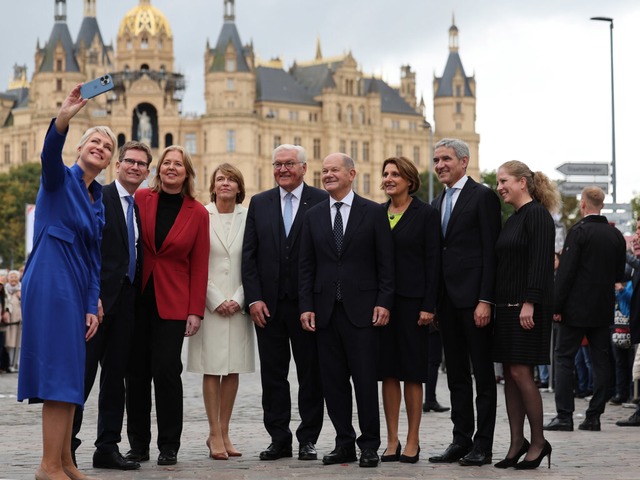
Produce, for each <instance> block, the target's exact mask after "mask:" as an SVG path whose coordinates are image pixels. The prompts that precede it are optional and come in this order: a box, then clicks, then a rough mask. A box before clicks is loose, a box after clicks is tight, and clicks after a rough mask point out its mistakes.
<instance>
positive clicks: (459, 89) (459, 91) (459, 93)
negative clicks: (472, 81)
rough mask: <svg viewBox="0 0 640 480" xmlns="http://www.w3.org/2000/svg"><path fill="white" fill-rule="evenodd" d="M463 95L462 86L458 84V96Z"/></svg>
mask: <svg viewBox="0 0 640 480" xmlns="http://www.w3.org/2000/svg"><path fill="white" fill-rule="evenodd" d="M461 96H462V86H461V85H456V97H461Z"/></svg>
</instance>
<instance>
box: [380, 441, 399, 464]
mask: <svg viewBox="0 0 640 480" xmlns="http://www.w3.org/2000/svg"><path fill="white" fill-rule="evenodd" d="M400 452H402V445H400V441H398V448H396V453H394V454H393V455H385V453H387V450H386V449H385V451H384V453H383V454H382V456H381V457H380V461H381V462H397V461H398V460H400Z"/></svg>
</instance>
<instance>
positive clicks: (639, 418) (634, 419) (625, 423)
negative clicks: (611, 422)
mask: <svg viewBox="0 0 640 480" xmlns="http://www.w3.org/2000/svg"><path fill="white" fill-rule="evenodd" d="M616 425H617V426H619V427H640V413H634V414H633V415H631V416H630V417H629V418H628V419H627V420H618V421H617V422H616Z"/></svg>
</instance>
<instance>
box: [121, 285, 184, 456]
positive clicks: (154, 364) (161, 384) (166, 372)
mask: <svg viewBox="0 0 640 480" xmlns="http://www.w3.org/2000/svg"><path fill="white" fill-rule="evenodd" d="M185 328H186V324H185V321H184V320H164V319H162V318H160V316H159V314H158V307H157V305H156V301H155V298H154V297H153V296H149V295H147V294H146V293H145V296H144V297H143V298H142V306H141V312H140V315H138V316H137V318H136V322H135V329H134V335H133V348H132V353H131V361H130V367H129V371H128V374H127V401H126V405H127V436H128V437H129V445H130V446H131V448H132V449H135V450H148V449H149V445H150V443H151V381H152V380H153V386H154V392H155V400H156V417H157V421H158V440H157V444H158V449H159V450H160V452H166V451H170V450H173V451H175V452H178V450H179V449H180V436H181V435H182V415H183V405H182V379H181V378H180V375H181V373H182V360H181V358H180V357H181V353H182V344H183V342H184V333H185Z"/></svg>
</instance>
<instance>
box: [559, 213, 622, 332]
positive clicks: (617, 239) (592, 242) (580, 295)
mask: <svg viewBox="0 0 640 480" xmlns="http://www.w3.org/2000/svg"><path fill="white" fill-rule="evenodd" d="M625 251H626V242H625V240H624V237H623V236H622V234H621V233H620V231H619V230H618V229H617V228H615V227H612V226H611V225H609V223H608V221H607V218H606V217H604V216H602V215H589V216H587V217H584V218H583V219H582V220H580V221H579V222H578V223H576V224H575V225H574V226H573V227H571V229H570V230H569V233H568V234H567V238H566V240H565V242H564V247H563V249H562V256H561V257H560V266H559V267H558V271H557V273H556V283H555V308H554V313H559V314H562V323H564V324H565V325H569V326H574V327H602V326H607V325H610V324H611V323H613V311H614V306H615V301H616V299H615V289H614V283H615V282H621V281H622V280H623V278H624V267H625V264H626V256H625Z"/></svg>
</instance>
